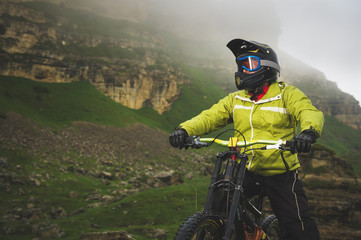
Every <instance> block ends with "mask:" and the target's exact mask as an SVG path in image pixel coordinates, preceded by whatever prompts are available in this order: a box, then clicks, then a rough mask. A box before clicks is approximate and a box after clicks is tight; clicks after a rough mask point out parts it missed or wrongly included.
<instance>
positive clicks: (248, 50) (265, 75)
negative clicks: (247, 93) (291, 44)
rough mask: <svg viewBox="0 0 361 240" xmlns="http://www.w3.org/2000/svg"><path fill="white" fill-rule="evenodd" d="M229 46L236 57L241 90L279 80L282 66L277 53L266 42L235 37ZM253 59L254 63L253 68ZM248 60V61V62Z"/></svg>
mask: <svg viewBox="0 0 361 240" xmlns="http://www.w3.org/2000/svg"><path fill="white" fill-rule="evenodd" d="M227 47H228V48H229V49H230V50H231V51H232V53H233V54H234V55H235V57H236V63H237V66H238V71H237V72H236V73H235V83H236V86H237V88H238V89H239V90H242V89H250V88H255V87H257V86H259V85H261V84H263V83H264V82H271V81H275V80H277V78H278V77H279V74H280V66H279V62H278V58H277V55H276V53H275V52H274V51H273V49H272V48H270V47H269V46H268V45H266V44H262V43H257V42H254V41H246V40H243V39H233V40H232V41H230V42H229V43H228V44H227ZM251 59H252V61H258V63H257V62H255V63H254V66H258V67H256V68H253V66H252V63H251ZM247 61H248V62H247Z"/></svg>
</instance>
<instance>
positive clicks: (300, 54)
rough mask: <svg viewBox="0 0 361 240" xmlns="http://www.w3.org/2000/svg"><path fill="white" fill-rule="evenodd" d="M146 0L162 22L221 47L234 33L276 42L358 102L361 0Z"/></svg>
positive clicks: (359, 92)
mask: <svg viewBox="0 0 361 240" xmlns="http://www.w3.org/2000/svg"><path fill="white" fill-rule="evenodd" d="M146 2H148V3H149V2H152V3H151V5H152V6H153V7H154V9H157V14H160V15H163V17H166V19H167V21H163V22H162V23H161V24H168V25H169V26H171V28H173V29H175V30H179V32H182V31H183V32H186V31H188V34H191V35H192V37H207V39H208V40H212V38H213V39H214V40H217V41H219V40H221V43H222V45H220V48H221V49H223V47H224V45H225V44H226V43H227V42H228V41H229V40H231V39H233V38H245V39H247V38H248V40H256V41H259V42H263V43H267V44H269V45H271V47H273V46H275V45H277V46H278V48H280V49H282V50H284V51H285V52H287V53H289V54H290V55H292V56H293V57H295V58H297V59H299V60H301V61H302V62H304V63H306V64H308V65H310V66H312V67H314V68H317V69H319V70H320V71H322V72H323V73H324V74H325V76H326V78H327V79H328V80H330V81H333V82H336V83H337V86H338V87H339V88H340V89H341V90H342V91H344V92H347V93H349V94H351V95H353V96H354V97H355V98H356V99H357V100H358V101H359V102H361V76H360V73H359V72H360V69H361V48H360V47H361V0H183V1H170V0H167V1H164V0H146ZM168 20H169V21H168ZM172 20H173V21H172ZM181 22H182V23H183V24H185V25H183V24H181ZM185 34H186V33H185ZM224 51H228V49H226V48H224ZM230 56H231V55H230ZM281 64H282V62H281Z"/></svg>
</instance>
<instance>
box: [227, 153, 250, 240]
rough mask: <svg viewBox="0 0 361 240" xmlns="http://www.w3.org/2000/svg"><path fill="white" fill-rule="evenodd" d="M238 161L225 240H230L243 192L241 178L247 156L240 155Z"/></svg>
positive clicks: (243, 174)
mask: <svg viewBox="0 0 361 240" xmlns="http://www.w3.org/2000/svg"><path fill="white" fill-rule="evenodd" d="M240 161H241V163H240V168H239V171H238V173H237V182H236V185H235V187H234V193H233V198H232V203H231V207H230V210H229V215H228V219H227V223H226V229H225V237H224V239H225V240H230V239H231V236H232V229H233V224H234V220H235V216H236V213H237V207H238V203H239V200H240V197H241V194H242V193H243V188H242V185H243V180H244V176H245V172H246V164H247V161H248V156H247V155H242V156H240ZM241 211H243V209H241Z"/></svg>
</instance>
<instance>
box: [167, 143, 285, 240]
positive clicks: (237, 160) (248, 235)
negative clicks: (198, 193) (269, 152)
mask: <svg viewBox="0 0 361 240" xmlns="http://www.w3.org/2000/svg"><path fill="white" fill-rule="evenodd" d="M213 143H217V144H219V145H222V146H228V150H227V151H224V152H219V153H218V154H217V159H216V162H215V166H214V170H213V174H212V177H211V182H210V185H209V190H208V194H207V198H206V203H205V205H204V210H203V211H201V212H197V213H194V214H193V215H192V216H190V217H189V218H188V219H186V220H185V221H184V222H183V224H182V225H181V226H180V227H179V229H178V232H177V233H176V236H175V237H174V240H191V239H192V240H193V239H194V240H208V239H216V240H218V239H219V240H220V239H222V240H231V239H232V240H261V239H268V240H276V239H280V230H279V225H278V220H277V218H276V216H275V215H268V216H266V217H262V205H263V200H264V198H265V194H264V192H263V191H262V188H260V189H259V191H258V193H257V195H256V197H254V198H252V199H248V198H247V197H246V196H245V194H244V189H243V188H242V185H243V180H244V177H245V172H246V163H247V161H248V154H247V152H249V151H260V150H266V149H280V150H289V149H287V148H286V147H287V146H289V145H290V142H289V141H282V140H279V141H274V140H251V141H246V140H245V139H244V140H243V141H239V140H238V139H237V138H234V137H231V138H230V139H229V141H225V140H220V139H218V136H217V137H216V138H200V137H194V136H192V137H189V138H188V139H187V143H186V148H188V147H191V148H201V147H207V146H210V145H211V144H213ZM255 145H259V146H261V147H256V146H255ZM253 146H255V147H253ZM242 149H243V151H242Z"/></svg>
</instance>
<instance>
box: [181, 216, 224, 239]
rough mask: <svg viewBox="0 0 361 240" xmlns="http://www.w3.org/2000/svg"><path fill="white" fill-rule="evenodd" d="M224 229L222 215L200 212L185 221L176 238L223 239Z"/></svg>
mask: <svg viewBox="0 0 361 240" xmlns="http://www.w3.org/2000/svg"><path fill="white" fill-rule="evenodd" d="M223 231H224V230H223V220H222V218H221V217H219V216H215V215H212V214H208V213H204V212H198V213H195V214H193V215H192V216H190V217H189V218H188V219H187V220H185V221H184V222H183V224H182V225H181V226H180V227H179V229H178V232H177V234H176V236H175V237H174V240H196V239H197V240H198V239H199V240H221V239H222V237H223ZM197 236H198V238H197Z"/></svg>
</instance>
